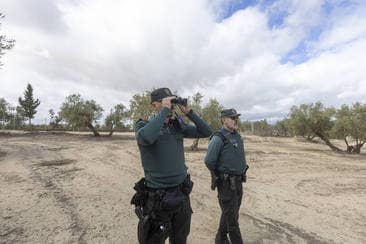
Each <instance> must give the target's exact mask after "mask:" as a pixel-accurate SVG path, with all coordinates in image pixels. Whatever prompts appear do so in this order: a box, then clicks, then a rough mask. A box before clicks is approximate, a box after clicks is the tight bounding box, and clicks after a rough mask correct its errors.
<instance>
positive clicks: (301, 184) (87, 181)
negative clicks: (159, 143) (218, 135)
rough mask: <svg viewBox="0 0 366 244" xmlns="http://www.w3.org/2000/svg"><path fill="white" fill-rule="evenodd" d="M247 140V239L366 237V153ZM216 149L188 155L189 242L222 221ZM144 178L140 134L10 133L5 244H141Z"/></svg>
mask: <svg viewBox="0 0 366 244" xmlns="http://www.w3.org/2000/svg"><path fill="white" fill-rule="evenodd" d="M190 143H191V141H190V140H187V141H186V146H187V147H188V145H189V144H190ZM245 143H246V144H245V148H246V152H247V161H248V163H249V164H250V170H249V172H248V175H249V177H248V178H249V179H248V183H247V184H245V197H244V202H243V205H242V208H241V210H240V225H241V230H242V233H243V235H244V237H245V241H246V243H366V205H365V203H366V155H365V154H361V155H343V154H336V153H333V152H331V151H330V150H329V148H328V147H327V146H325V145H322V144H310V143H305V142H300V141H298V140H297V139H295V138H261V137H255V136H246V137H245ZM206 147H207V140H202V144H200V148H201V150H200V151H198V152H189V151H187V153H186V161H187V166H188V167H189V171H190V173H191V175H192V179H193V181H194V182H195V186H194V189H193V192H192V194H191V201H192V207H193V211H194V214H193V218H192V228H191V234H190V236H189V241H188V243H198V244H201V243H202V244H205V243H213V238H214V235H215V231H216V228H217V225H218V219H219V214H220V210H219V207H218V203H217V196H216V192H213V191H211V190H210V187H209V182H210V178H209V174H208V171H207V169H206V168H205V166H204V164H203V157H204V154H205V149H206ZM141 176H142V169H141V165H140V156H139V153H138V149H137V146H136V141H135V140H134V136H133V134H127V133H126V134H119V135H116V136H113V137H112V138H109V137H101V138H94V137H92V136H89V135H70V134H49V133H48V134H38V135H6V134H5V135H0V184H1V188H0V243H123V244H128V243H131V244H133V243H137V242H136V225H137V218H136V216H135V214H134V211H133V207H132V206H131V205H130V204H129V201H130V198H131V196H132V195H133V190H132V187H133V185H134V182H135V181H137V180H138V179H139V178H140V177H141Z"/></svg>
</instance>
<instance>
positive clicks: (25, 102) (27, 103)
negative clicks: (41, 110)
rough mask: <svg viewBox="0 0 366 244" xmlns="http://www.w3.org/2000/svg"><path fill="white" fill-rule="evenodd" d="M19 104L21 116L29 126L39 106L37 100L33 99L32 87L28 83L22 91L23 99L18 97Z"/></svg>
mask: <svg viewBox="0 0 366 244" xmlns="http://www.w3.org/2000/svg"><path fill="white" fill-rule="evenodd" d="M18 100H19V104H20V106H21V107H22V108H23V115H24V117H25V118H27V119H28V121H29V126H30V125H31V122H32V119H33V118H34V115H35V114H36V113H37V110H36V108H37V107H38V106H39V105H40V104H41V102H40V101H39V99H34V97H33V87H32V85H31V84H29V83H28V85H27V88H26V89H25V91H24V99H22V98H21V97H19V99H18Z"/></svg>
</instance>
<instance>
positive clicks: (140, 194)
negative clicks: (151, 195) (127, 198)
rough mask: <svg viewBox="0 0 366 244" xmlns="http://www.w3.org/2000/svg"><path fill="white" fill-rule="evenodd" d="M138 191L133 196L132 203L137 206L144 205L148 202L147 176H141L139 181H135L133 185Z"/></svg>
mask: <svg viewBox="0 0 366 244" xmlns="http://www.w3.org/2000/svg"><path fill="white" fill-rule="evenodd" d="M133 189H135V191H136V193H135V194H134V195H133V196H132V199H131V204H132V205H135V206H136V207H137V206H144V205H145V203H146V198H147V196H146V186H145V178H141V179H140V180H139V181H138V182H136V183H135V186H134V187H133Z"/></svg>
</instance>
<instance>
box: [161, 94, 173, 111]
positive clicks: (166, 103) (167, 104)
mask: <svg viewBox="0 0 366 244" xmlns="http://www.w3.org/2000/svg"><path fill="white" fill-rule="evenodd" d="M174 98H176V97H175V96H170V97H165V98H163V99H162V100H161V104H162V106H163V107H166V108H169V109H172V103H171V101H172V99H174Z"/></svg>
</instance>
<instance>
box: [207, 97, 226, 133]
mask: <svg viewBox="0 0 366 244" xmlns="http://www.w3.org/2000/svg"><path fill="white" fill-rule="evenodd" d="M223 109H224V106H222V105H221V104H220V103H219V102H218V101H217V100H216V99H215V98H210V100H209V101H208V103H207V104H206V106H205V107H204V108H203V109H202V118H203V119H204V120H205V121H206V122H207V123H208V125H209V126H210V127H211V129H212V130H214V131H215V130H218V129H219V128H221V121H220V115H219V114H220V111H221V110H223Z"/></svg>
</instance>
